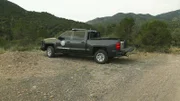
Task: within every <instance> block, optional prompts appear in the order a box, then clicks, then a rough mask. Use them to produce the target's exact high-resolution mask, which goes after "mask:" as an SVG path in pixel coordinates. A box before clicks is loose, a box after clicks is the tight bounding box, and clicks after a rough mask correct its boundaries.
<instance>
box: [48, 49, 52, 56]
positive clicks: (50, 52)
mask: <svg viewBox="0 0 180 101" xmlns="http://www.w3.org/2000/svg"><path fill="white" fill-rule="evenodd" d="M51 54H52V51H51V49H50V48H48V49H47V55H48V56H51Z"/></svg>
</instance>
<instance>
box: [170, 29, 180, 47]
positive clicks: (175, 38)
mask: <svg viewBox="0 0 180 101" xmlns="http://www.w3.org/2000/svg"><path fill="white" fill-rule="evenodd" d="M171 35H172V44H173V45H174V46H180V28H176V29H175V30H174V31H173V32H172V34H171Z"/></svg>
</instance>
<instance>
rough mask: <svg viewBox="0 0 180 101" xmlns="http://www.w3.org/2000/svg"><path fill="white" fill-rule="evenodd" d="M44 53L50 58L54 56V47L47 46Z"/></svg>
mask: <svg viewBox="0 0 180 101" xmlns="http://www.w3.org/2000/svg"><path fill="white" fill-rule="evenodd" d="M46 54H47V56H48V57H50V58H51V57H54V55H55V51H54V47H52V46H48V48H47V51H46Z"/></svg>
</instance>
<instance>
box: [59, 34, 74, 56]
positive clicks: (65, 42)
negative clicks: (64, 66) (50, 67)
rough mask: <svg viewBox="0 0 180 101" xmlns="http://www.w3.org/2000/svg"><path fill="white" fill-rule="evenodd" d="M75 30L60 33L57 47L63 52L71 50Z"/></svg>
mask: <svg viewBox="0 0 180 101" xmlns="http://www.w3.org/2000/svg"><path fill="white" fill-rule="evenodd" d="M72 35H73V32H72V31H66V32H64V33H63V34H61V35H60V37H59V38H58V39H59V40H60V42H59V43H57V49H58V50H59V51H60V52H62V53H68V52H70V46H71V44H70V41H71V39H72Z"/></svg>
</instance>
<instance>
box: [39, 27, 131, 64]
mask: <svg viewBox="0 0 180 101" xmlns="http://www.w3.org/2000/svg"><path fill="white" fill-rule="evenodd" d="M41 50H43V51H46V53H47V56H48V57H53V56H54V55H55V54H56V53H62V54H77V55H81V56H94V60H95V61H96V62H97V63H100V64H104V63H106V62H107V61H108V59H110V58H114V57H120V56H126V54H127V53H128V52H131V51H133V50H134V48H133V47H126V45H125V41H122V40H119V39H117V38H101V37H100V33H99V32H97V31H95V30H86V29H72V30H70V31H66V32H64V33H62V34H61V35H60V36H59V37H58V38H47V39H44V40H43V41H42V45H41Z"/></svg>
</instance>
